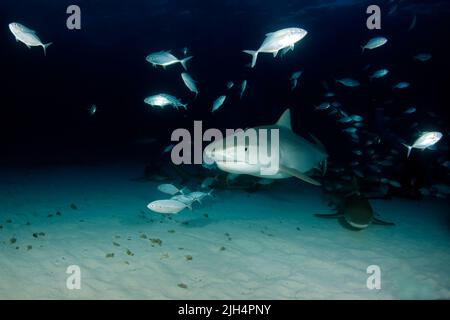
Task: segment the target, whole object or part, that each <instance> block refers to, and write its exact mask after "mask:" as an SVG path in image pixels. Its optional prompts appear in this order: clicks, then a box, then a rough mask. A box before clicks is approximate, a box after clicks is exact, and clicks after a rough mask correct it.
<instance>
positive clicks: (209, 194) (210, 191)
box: [208, 189, 214, 198]
mask: <svg viewBox="0 0 450 320" xmlns="http://www.w3.org/2000/svg"><path fill="white" fill-rule="evenodd" d="M213 191H214V189H211V190H209V192H208V196H210V197H211V198H214V196H213V195H212V193H213Z"/></svg>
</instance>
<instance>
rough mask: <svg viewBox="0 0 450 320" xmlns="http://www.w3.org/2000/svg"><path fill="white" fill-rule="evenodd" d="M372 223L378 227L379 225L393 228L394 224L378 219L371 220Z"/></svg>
mask: <svg viewBox="0 0 450 320" xmlns="http://www.w3.org/2000/svg"><path fill="white" fill-rule="evenodd" d="M372 223H373V224H378V225H381V226H395V223H393V222H387V221H383V220H380V219H378V218H375V217H374V218H373V221H372Z"/></svg>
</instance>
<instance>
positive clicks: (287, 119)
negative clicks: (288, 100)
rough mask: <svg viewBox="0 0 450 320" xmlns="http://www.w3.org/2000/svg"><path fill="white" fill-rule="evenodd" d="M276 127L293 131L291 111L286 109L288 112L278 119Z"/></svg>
mask: <svg viewBox="0 0 450 320" xmlns="http://www.w3.org/2000/svg"><path fill="white" fill-rule="evenodd" d="M276 125H277V126H279V127H283V128H286V129H289V130H292V126H291V110H289V109H286V111H284V112H283V114H282V115H281V117H280V118H279V119H278V121H277V123H276Z"/></svg>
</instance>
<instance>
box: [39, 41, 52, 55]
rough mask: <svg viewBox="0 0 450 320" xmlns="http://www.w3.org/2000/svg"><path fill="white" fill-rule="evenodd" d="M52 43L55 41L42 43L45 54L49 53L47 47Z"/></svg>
mask: <svg viewBox="0 0 450 320" xmlns="http://www.w3.org/2000/svg"><path fill="white" fill-rule="evenodd" d="M52 44H53V42H49V43H46V44H43V45H42V48H43V49H44V56H46V55H47V48H48V47H50V46H51V45H52Z"/></svg>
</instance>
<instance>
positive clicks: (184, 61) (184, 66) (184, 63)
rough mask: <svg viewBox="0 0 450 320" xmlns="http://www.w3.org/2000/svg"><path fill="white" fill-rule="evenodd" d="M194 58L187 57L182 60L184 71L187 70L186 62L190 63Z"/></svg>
mask: <svg viewBox="0 0 450 320" xmlns="http://www.w3.org/2000/svg"><path fill="white" fill-rule="evenodd" d="M192 58H193V56H189V57H186V58H184V59H182V60H180V63H181V65H182V66H183V68H184V70H187V67H186V62H188V61H189V60H191V59H192Z"/></svg>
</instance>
